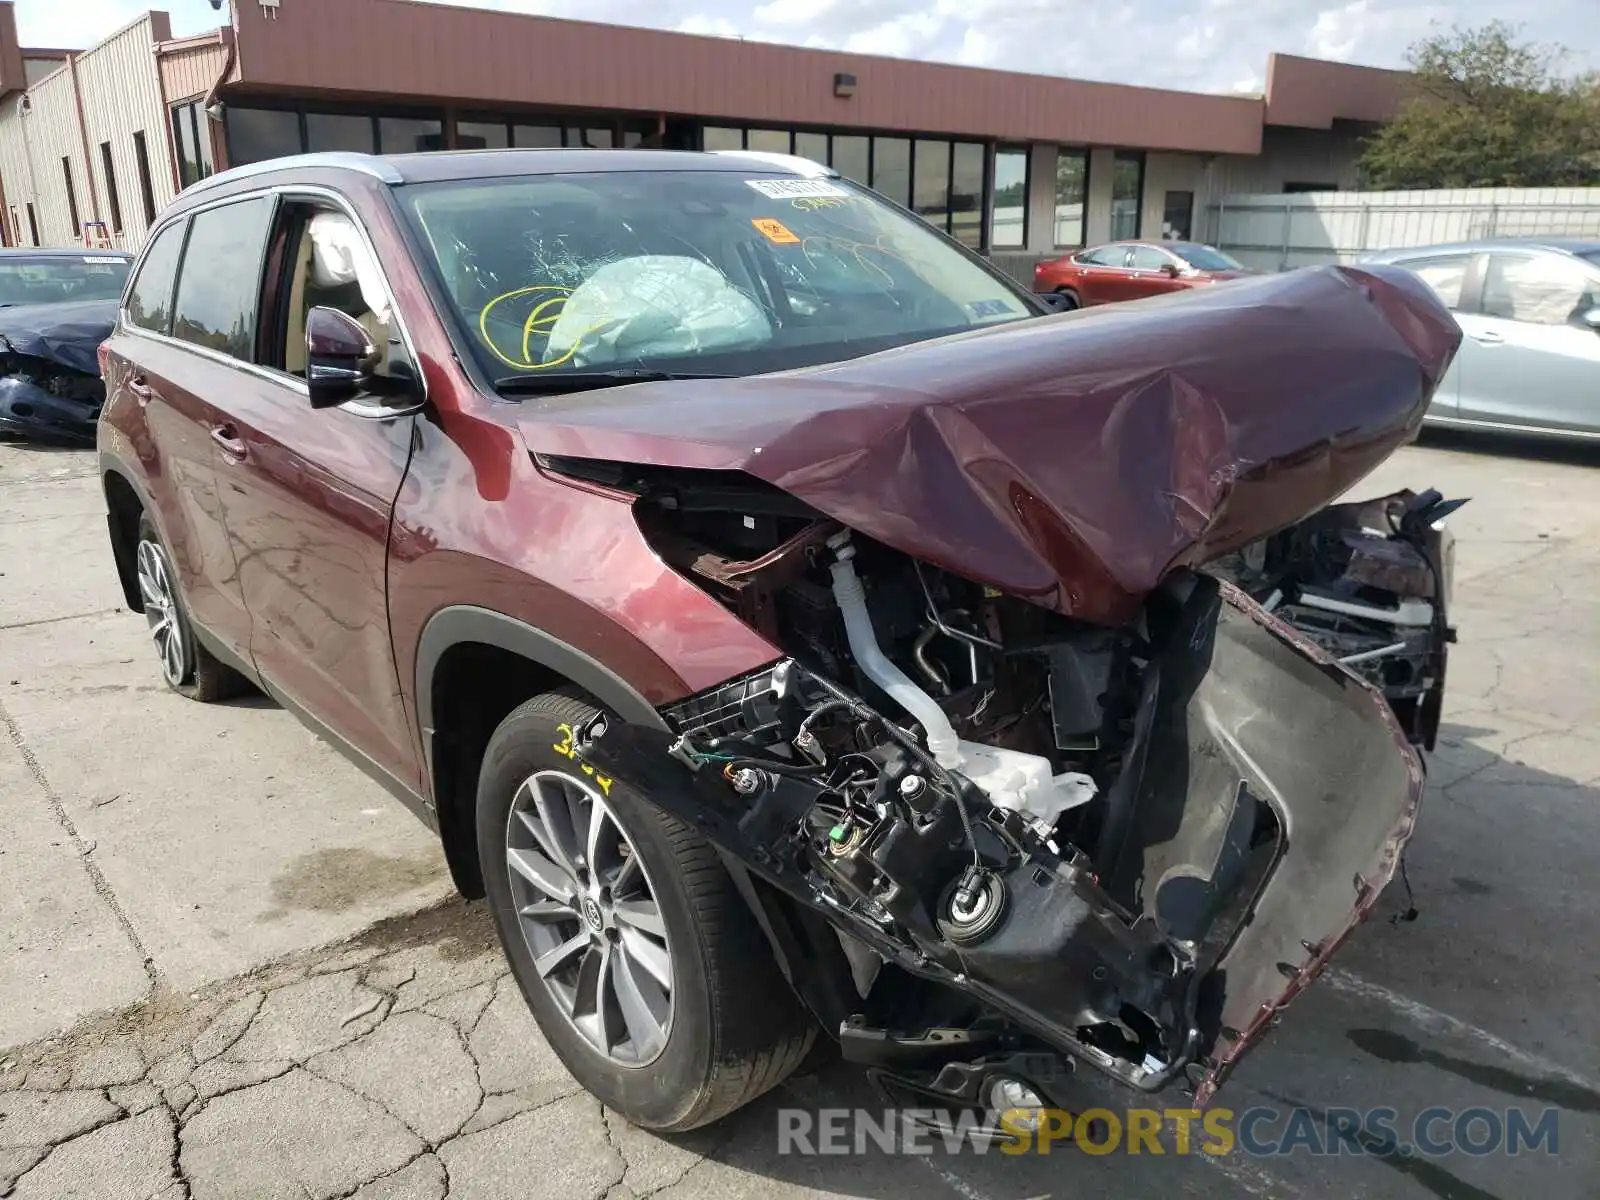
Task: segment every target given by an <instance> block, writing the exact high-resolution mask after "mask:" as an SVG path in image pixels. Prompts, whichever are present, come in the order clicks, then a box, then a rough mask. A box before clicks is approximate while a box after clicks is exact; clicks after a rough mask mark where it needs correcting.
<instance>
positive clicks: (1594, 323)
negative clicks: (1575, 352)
mask: <svg viewBox="0 0 1600 1200" xmlns="http://www.w3.org/2000/svg"><path fill="white" fill-rule="evenodd" d="M1578 319H1579V320H1581V321H1582V322H1583V323H1584V324H1585V325H1587V326H1588V327H1589V328H1590V329H1592V330H1594V331H1595V332H1596V333H1600V308H1591V309H1590V310H1589V311H1588V312H1586V313H1584V314H1583V316H1581V317H1580V318H1578Z"/></svg>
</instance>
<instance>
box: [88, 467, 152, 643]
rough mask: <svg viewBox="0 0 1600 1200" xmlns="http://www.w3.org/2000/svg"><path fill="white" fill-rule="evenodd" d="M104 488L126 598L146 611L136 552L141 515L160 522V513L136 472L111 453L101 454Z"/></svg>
mask: <svg viewBox="0 0 1600 1200" xmlns="http://www.w3.org/2000/svg"><path fill="white" fill-rule="evenodd" d="M100 487H101V491H102V493H103V494H104V496H105V502H106V532H107V533H108V534H109V535H110V538H111V557H112V561H113V563H114V564H115V566H116V571H117V580H118V582H119V583H121V585H122V597H123V599H124V600H125V601H126V602H127V605H128V608H129V610H130V611H132V612H136V613H137V612H143V611H144V600H143V598H142V597H141V596H140V594H139V577H138V570H137V567H136V566H135V564H134V552H135V549H136V548H137V546H138V544H139V518H140V517H141V516H143V515H144V514H146V513H149V514H150V519H151V520H152V521H155V522H157V525H158V527H159V523H160V516H159V514H158V513H157V512H156V510H155V508H154V506H153V505H151V503H150V497H149V495H148V494H147V493H146V492H145V490H144V488H142V487H141V486H140V485H139V483H138V481H137V480H136V479H135V478H134V476H133V474H132V473H131V472H130V471H128V470H127V468H125V467H124V466H123V465H122V463H121V462H120V461H118V460H117V459H115V458H113V457H112V456H111V455H108V454H104V453H102V454H101V455H100Z"/></svg>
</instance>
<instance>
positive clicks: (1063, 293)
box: [1056, 288, 1083, 312]
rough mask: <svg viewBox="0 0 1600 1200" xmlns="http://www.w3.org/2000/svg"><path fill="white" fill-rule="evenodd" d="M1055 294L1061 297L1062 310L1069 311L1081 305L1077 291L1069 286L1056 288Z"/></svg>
mask: <svg viewBox="0 0 1600 1200" xmlns="http://www.w3.org/2000/svg"><path fill="white" fill-rule="evenodd" d="M1056 295H1058V296H1060V297H1061V308H1062V311H1063V312H1071V311H1072V310H1073V309H1075V308H1082V307H1083V301H1082V300H1080V299H1079V298H1078V293H1077V292H1075V291H1073V290H1072V289H1071V288H1057V289H1056Z"/></svg>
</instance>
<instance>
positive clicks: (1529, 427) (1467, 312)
mask: <svg viewBox="0 0 1600 1200" xmlns="http://www.w3.org/2000/svg"><path fill="white" fill-rule="evenodd" d="M1362 261H1363V262H1368V263H1391V264H1394V265H1395V266H1401V267H1405V268H1406V269H1408V270H1411V271H1415V272H1416V273H1417V274H1418V275H1419V276H1421V277H1422V279H1423V280H1424V281H1426V282H1427V284H1428V285H1429V286H1430V287H1431V288H1433V290H1434V291H1435V292H1436V293H1437V294H1438V295H1439V298H1440V299H1441V300H1443V301H1444V303H1445V304H1446V305H1447V306H1448V307H1449V308H1450V311H1451V312H1452V313H1454V314H1455V318H1456V322H1457V324H1459V325H1460V326H1461V330H1462V332H1463V333H1464V334H1465V335H1466V336H1465V337H1464V338H1462V341H1461V349H1460V351H1459V352H1458V353H1457V355H1456V359H1455V362H1454V363H1452V364H1451V366H1450V370H1449V372H1448V373H1447V374H1446V375H1445V377H1444V380H1443V381H1442V382H1441V383H1440V385H1439V390H1438V391H1437V392H1436V393H1434V397H1433V404H1432V405H1431V406H1430V407H1429V409H1428V415H1427V418H1426V420H1427V422H1428V423H1429V424H1432V425H1445V426H1459V427H1462V428H1477V429H1486V430H1493V431H1498V432H1504V433H1525V434H1538V435H1543V436H1552V437H1560V438H1572V439H1581V440H1585V441H1600V239H1597V240H1592V241H1580V240H1576V239H1562V238H1529V239H1509V238H1508V239H1491V240H1485V241H1478V242H1459V243H1454V244H1451V245H1443V246H1414V247H1410V248H1407V249H1404V250H1386V251H1383V252H1380V253H1377V254H1371V255H1367V256H1365V257H1364V258H1363V259H1362Z"/></svg>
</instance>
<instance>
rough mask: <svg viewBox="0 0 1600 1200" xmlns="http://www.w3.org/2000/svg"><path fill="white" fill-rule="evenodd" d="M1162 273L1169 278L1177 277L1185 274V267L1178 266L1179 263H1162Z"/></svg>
mask: <svg viewBox="0 0 1600 1200" xmlns="http://www.w3.org/2000/svg"><path fill="white" fill-rule="evenodd" d="M1161 273H1162V274H1163V275H1165V276H1166V277H1167V278H1168V279H1176V278H1177V277H1178V276H1179V275H1182V274H1183V268H1182V267H1180V266H1178V264H1177V263H1162V264H1161Z"/></svg>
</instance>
